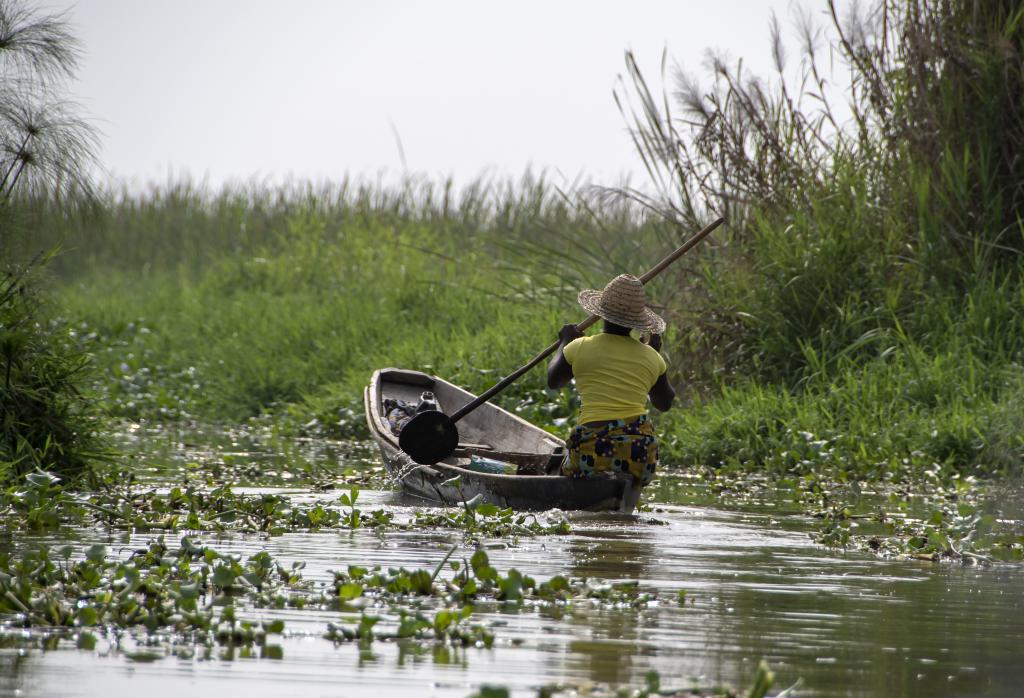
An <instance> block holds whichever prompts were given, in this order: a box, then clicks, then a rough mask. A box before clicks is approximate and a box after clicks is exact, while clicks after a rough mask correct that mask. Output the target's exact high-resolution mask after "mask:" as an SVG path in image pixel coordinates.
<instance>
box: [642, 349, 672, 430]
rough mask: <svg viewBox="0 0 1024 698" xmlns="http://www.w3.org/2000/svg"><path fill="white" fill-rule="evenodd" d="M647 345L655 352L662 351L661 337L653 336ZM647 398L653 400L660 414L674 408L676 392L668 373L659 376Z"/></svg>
mask: <svg viewBox="0 0 1024 698" xmlns="http://www.w3.org/2000/svg"><path fill="white" fill-rule="evenodd" d="M647 344H648V345H649V346H650V347H651V348H652V349H654V350H655V351H661V335H660V334H652V335H651V338H650V339H649V340H647ZM647 396H648V397H650V398H651V404H652V405H654V407H655V409H657V410H658V411H659V412H668V411H669V410H670V409H671V408H672V401H673V400H675V399H676V391H675V390H674V389H673V388H672V384H671V383H669V382H668V372H665V373H662V374H661V375H660V376H658V380H657V381H656V382H655V383H654V386H652V387H651V389H650V391H649V392H648V393H647Z"/></svg>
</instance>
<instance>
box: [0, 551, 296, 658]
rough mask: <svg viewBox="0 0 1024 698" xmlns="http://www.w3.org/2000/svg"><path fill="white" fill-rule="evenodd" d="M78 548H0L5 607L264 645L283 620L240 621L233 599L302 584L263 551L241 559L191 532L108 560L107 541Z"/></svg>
mask: <svg viewBox="0 0 1024 698" xmlns="http://www.w3.org/2000/svg"><path fill="white" fill-rule="evenodd" d="M74 552H75V551H74V549H73V547H72V546H63V547H61V548H59V549H57V550H51V549H49V548H35V549H30V550H26V551H24V552H23V553H22V554H20V555H17V556H15V555H11V554H8V553H2V554H0V613H3V614H5V615H7V614H17V616H18V617H19V618H20V620H21V623H22V625H23V626H24V627H29V628H30V627H34V626H43V627H46V628H55V629H60V628H67V629H73V628H82V627H89V628H96V629H97V631H98V632H100V633H102V634H107V633H109V632H111V631H112V630H113V629H118V630H117V632H120V629H128V630H129V631H131V632H133V633H135V632H137V633H139V634H146V633H155V632H157V631H164V632H166V633H169V635H167V636H166V637H167V639H174V638H187V639H188V640H190V641H192V642H196V643H198V644H201V645H206V646H214V645H222V646H223V645H228V646H246V645H248V646H251V645H253V644H257V645H264V644H265V643H266V640H267V635H269V634H279V633H281V632H282V631H283V629H284V623H283V621H280V620H275V621H272V622H270V623H264V624H260V623H258V622H253V621H246V620H239V619H238V618H236V615H235V608H234V605H233V601H232V598H233V597H234V596H238V595H251V596H253V597H257V598H263V599H264V600H267V599H270V598H272V597H273V596H275V595H277V594H279V593H280V592H281V590H284V589H288V588H291V587H295V586H297V585H298V584H299V580H297V579H295V578H294V577H291V576H289V575H287V574H281V573H280V572H281V570H280V568H279V567H278V566H277V565H276V563H275V562H274V561H273V560H272V559H271V558H270V556H269V555H268V554H267V553H266V552H260V553H257V554H256V555H254V556H252V557H251V558H249V559H248V560H247V561H242V560H240V559H237V558H233V557H227V556H224V555H221V554H220V553H218V552H216V551H215V550H212V549H211V548H205V547H199V546H197V545H195V544H194V543H193V542H192V541H191V540H190V539H189V538H183V539H182V541H181V545H180V547H179V548H178V549H177V550H172V549H169V548H168V547H167V546H166V545H165V544H164V542H163V540H162V539H160V540H157V541H153V542H152V543H150V544H149V545H148V546H147V547H146V548H142V549H139V550H137V551H135V552H134V554H132V556H131V557H130V558H129V559H127V560H123V561H118V560H114V559H110V557H109V555H108V551H107V550H106V548H105V547H104V546H102V545H94V546H92V547H91V548H89V549H87V550H85V551H84V556H82V557H81V558H80V559H79V558H78V557H77V556H76V559H74V560H73V559H72V557H73V555H74ZM215 597H216V598H219V599H221V601H222V602H223V603H222V604H221V609H222V610H221V611H220V613H219V614H218V613H217V611H216V610H215V608H214V604H213V603H211V601H212V599H213V598H215ZM93 637H94V636H93ZM80 644H81V642H80ZM88 644H94V640H93V641H92V642H89V641H87V646H88Z"/></svg>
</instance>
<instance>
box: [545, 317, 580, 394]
mask: <svg viewBox="0 0 1024 698" xmlns="http://www.w3.org/2000/svg"><path fill="white" fill-rule="evenodd" d="M582 336H583V333H582V332H580V331H579V330H578V329H576V325H564V326H563V327H562V329H560V330H559V331H558V340H559V345H558V349H557V350H555V355H554V356H552V357H551V361H550V363H548V387H549V388H552V389H553V390H557V389H558V388H564V387H565V386H567V385H569V381H571V380H572V364H570V363H569V362H568V361H566V360H565V355H564V354H562V349H563V348H565V345H566V344H568V343H569V342H571V341H572V340H574V339H578V338H580V337H582Z"/></svg>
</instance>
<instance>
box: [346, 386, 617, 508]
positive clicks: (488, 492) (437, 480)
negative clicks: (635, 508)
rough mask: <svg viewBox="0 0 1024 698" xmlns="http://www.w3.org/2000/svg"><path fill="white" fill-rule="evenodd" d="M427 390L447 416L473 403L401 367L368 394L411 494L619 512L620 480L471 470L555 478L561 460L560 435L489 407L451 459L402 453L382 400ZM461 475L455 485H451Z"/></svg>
mask: <svg viewBox="0 0 1024 698" xmlns="http://www.w3.org/2000/svg"><path fill="white" fill-rule="evenodd" d="M424 390H429V391H431V392H433V393H434V396H435V398H436V399H437V401H438V405H439V407H440V409H441V410H442V411H443V412H445V413H447V414H451V413H453V412H455V411H456V410H458V409H459V408H460V407H462V406H463V405H465V404H466V403H467V402H469V401H470V400H472V399H473V398H474V395H473V394H472V393H469V392H468V391H466V390H463V389H462V388H459V387H458V386H455V385H453V384H451V383H449V382H447V381H445V380H442V379H440V378H437V377H436V376H431V375H429V374H426V373H421V372H419V371H411V370H407V369H399V368H386V369H381V370H379V371H376V372H374V374H373V377H372V378H371V380H370V385H369V386H368V387H367V389H366V391H365V394H364V400H365V403H366V404H365V408H366V416H367V422H368V424H369V427H370V431H371V433H372V434H373V437H374V439H375V440H376V441H377V444H378V446H379V447H380V449H381V453H382V455H383V456H384V464H385V467H386V468H387V469H388V472H389V473H390V474H391V475H392V477H394V478H395V479H396V480H397V481H398V482H399V483H400V485H401V487H402V489H403V491H405V492H406V493H408V494H412V495H414V496H419V497H423V498H426V499H428V500H431V501H434V502H438V503H442V504H447V505H456V504H460V503H462V502H464V501H467V500H469V499H471V498H474V497H478V498H479V499H480V500H482V501H487V502H490V503H493V504H496V505H498V506H503V507H504V506H511V507H513V508H515V509H532V510H542V509H551V508H560V509H567V510H568V509H587V510H607V509H617V508H619V505H620V503H621V501H622V500H623V497H624V494H625V493H627V492H628V489H629V487H628V482H629V481H628V480H625V479H623V478H620V477H598V478H592V479H589V480H577V479H572V478H568V477H564V476H560V475H555V474H551V475H503V474H495V473H481V472H477V471H472V470H467V469H466V468H465V467H464V466H466V465H468V463H469V459H470V457H471V456H473V455H479V456H483V457H485V458H491V459H494V460H499V461H503V462H507V463H513V464H516V465H517V466H525V468H527V469H529V470H532V471H534V472H548V473H557V471H558V465H559V464H560V463H561V462H562V459H563V458H564V455H565V443H564V442H563V441H562V440H561V439H560V438H558V437H557V436H554V435H552V434H550V433H548V432H546V431H544V430H543V429H541V428H539V427H537V426H535V425H533V424H530V423H529V422H527V421H526V420H524V419H522V418H520V417H518V416H516V415H514V414H512V413H511V412H508V411H506V410H504V409H502V408H500V407H498V406H496V405H492V404H490V403H484V404H483V405H481V406H480V407H478V408H477V409H476V410H474V411H473V412H470V413H469V414H468V415H466V416H465V417H463V418H462V419H461V420H459V422H458V424H457V426H458V430H459V448H458V449H456V451H455V453H453V454H452V456H451V457H450V458H447V459H445V460H444V461H442V462H440V463H437V464H434V465H432V466H424V465H417V464H416V463H414V462H413V461H412V460H411V459H410V458H409V457H408V456H407V455H406V454H405V453H403V452H402V451H401V449H400V448H399V446H398V437H397V436H396V435H394V434H392V433H391V429H390V427H389V425H388V423H387V419H386V415H385V414H384V409H383V402H384V399H385V398H397V399H400V400H404V401H405V402H407V403H409V404H413V405H415V404H416V403H418V402H419V398H420V395H421V393H422V392H423V391H424ZM457 476H458V480H457V481H456V483H457V485H452V484H450V483H451V482H452V481H453V478H456V477H457ZM456 487H457V489H456Z"/></svg>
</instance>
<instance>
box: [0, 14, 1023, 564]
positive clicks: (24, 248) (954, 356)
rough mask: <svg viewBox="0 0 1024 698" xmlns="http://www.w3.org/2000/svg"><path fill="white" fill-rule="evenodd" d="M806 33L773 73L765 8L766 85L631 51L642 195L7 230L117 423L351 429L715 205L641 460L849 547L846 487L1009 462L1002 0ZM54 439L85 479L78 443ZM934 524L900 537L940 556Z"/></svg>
mask: <svg viewBox="0 0 1024 698" xmlns="http://www.w3.org/2000/svg"><path fill="white" fill-rule="evenodd" d="M800 26H801V32H800V33H799V36H798V44H799V47H800V48H799V50H798V52H797V56H796V62H795V65H789V64H787V62H786V46H785V42H784V41H783V38H782V36H781V32H780V31H779V30H778V28H777V26H776V25H773V47H774V55H775V58H776V64H777V68H778V71H779V74H778V76H777V77H776V79H775V80H774V81H773V80H763V79H756V78H754V77H753V76H748V75H746V74H745V73H744V72H742V70H741V68H740V67H738V66H737V67H733V66H732V65H730V64H727V63H725V62H724V61H714V62H713V75H712V84H711V85H710V86H704V85H701V84H700V83H699V82H697V81H696V80H694V79H692V78H689V77H686V76H674V75H672V74H668V75H667V76H666V77H668V78H670V79H675V80H676V82H677V89H673V88H671V87H667V88H666V94H665V96H664V98H661V97H659V96H657V93H656V91H655V90H654V89H652V88H651V87H650V83H649V82H648V80H647V78H646V77H645V76H644V75H643V74H642V73H641V72H640V70H639V69H638V67H637V64H636V63H635V61H634V60H633V57H632V56H627V71H626V74H625V79H624V81H623V86H622V89H621V90H620V94H619V103H620V106H621V107H622V109H623V113H624V115H626V117H627V119H629V120H630V124H631V127H632V133H633V135H634V138H635V141H636V144H637V147H638V151H639V153H640V155H641V157H642V158H643V161H644V163H645V164H646V165H647V167H648V170H649V172H650V174H651V182H652V185H653V186H652V187H642V188H638V189H635V190H633V189H628V188H627V189H621V188H619V189H613V190H610V189H602V188H599V187H598V188H595V187H583V188H580V189H575V190H572V191H568V192H564V191H562V190H559V189H558V188H557V187H555V186H553V185H552V184H551V183H549V182H548V181H547V180H545V179H544V178H543V177H531V176H527V177H524V178H523V179H522V180H520V181H517V182H489V181H480V182H478V183H476V184H474V185H471V186H469V187H467V188H464V189H456V188H455V187H453V186H452V185H451V184H450V183H444V182H435V181H429V180H419V179H415V178H412V179H407V180H406V181H404V182H403V183H401V184H398V185H395V186H391V187H384V186H378V185H373V184H364V183H360V182H352V181H345V182H341V183H334V184H331V183H324V184H310V183H292V184H286V185H279V186H272V185H263V184H260V183H251V184H248V185H235V186H228V187H225V188H224V189H222V190H220V191H209V190H207V189H206V188H205V187H202V186H199V185H195V184H192V183H189V182H171V183H168V184H166V185H164V186H154V187H152V188H150V189H149V190H147V191H144V192H135V191H116V190H115V191H107V192H105V193H99V194H98V195H97V196H96V197H94V198H90V199H88V201H89V202H90V203H91V204H92V205H89V206H81V205H75V206H71V205H69V203H68V202H69V200H70V199H69V198H68V192H64V194H65V195H64V196H63V197H62V198H61V199H59V200H58V199H55V198H54V197H53V196H52V195H50V194H45V195H44V194H43V193H41V192H40V191H39V190H38V189H26V190H25V191H24V192H22V193H21V194H20V195H19V196H18V197H16V199H15V200H12V202H11V206H10V211H9V212H8V215H9V216H13V215H14V213H11V211H13V212H16V215H17V220H18V221H19V229H20V230H21V231H22V232H21V234H20V235H7V236H6V238H5V245H6V246H7V249H8V250H9V251H10V254H11V259H21V260H27V259H30V258H31V256H32V255H33V254H35V253H37V252H38V251H39V250H49V249H52V248H53V247H54V246H55V245H57V244H61V245H62V246H63V252H62V254H60V255H59V256H58V257H56V258H55V259H54V260H53V261H52V262H51V263H50V265H49V267H48V272H49V273H50V274H51V276H52V281H53V283H52V289H53V294H54V303H53V308H54V309H55V310H54V311H53V312H52V313H51V314H50V316H49V317H47V318H46V319H45V320H44V321H43V322H41V323H40V324H39V325H38V326H39V327H43V326H60V327H64V328H66V331H65V334H64V335H62V336H64V337H66V338H67V340H68V341H73V342H74V346H75V347H77V348H76V349H75V351H85V352H87V353H88V354H89V355H90V356H91V357H92V363H93V366H94V368H95V370H96V375H97V378H96V379H95V380H92V381H91V382H90V383H89V384H88V387H89V388H90V389H91V390H94V391H96V392H97V394H98V402H97V404H99V405H101V406H102V409H103V411H104V413H105V415H106V416H107V417H109V418H113V419H115V420H127V421H131V422H141V421H145V422H148V423H220V424H239V423H243V424H255V425H260V426H262V427H267V426H269V428H270V429H272V430H274V431H277V432H280V433H287V434H293V435H295V434H301V435H310V436H316V437H331V438H338V439H359V438H362V437H364V436H365V432H364V427H363V416H362V412H361V391H362V387H363V385H364V384H365V382H366V380H367V377H368V376H369V374H370V372H371V371H372V370H373V369H374V368H377V367H380V366H383V365H397V366H405V367H410V368H419V369H423V370H427V371H430V372H433V373H437V374H440V375H443V376H445V377H446V378H449V379H451V380H454V381H455V382H457V383H460V384H462V385H465V386H466V387H468V388H470V389H472V390H474V391H480V390H482V389H485V388H486V387H489V386H490V385H491V384H493V383H494V382H495V380H496V379H497V378H498V377H499V376H500V375H503V374H504V373H507V372H508V371H509V370H510V369H511V368H513V367H515V366H517V365H519V364H521V363H522V362H523V361H524V360H525V359H526V358H528V357H529V356H531V355H532V354H533V353H535V352H536V351H537V350H538V349H539V348H540V347H541V346H543V345H544V344H545V343H546V342H547V340H548V339H549V338H552V337H553V336H554V332H555V330H556V329H557V328H558V327H559V326H560V325H561V324H562V323H563V322H565V321H568V320H572V319H576V318H579V317H580V315H579V311H578V309H577V308H576V307H575V304H574V302H573V299H574V297H575V292H576V290H577V289H579V288H581V287H591V288H593V287H601V286H602V285H603V284H604V283H605V281H606V280H607V279H608V278H610V277H611V276H613V275H614V274H616V273H619V272H621V271H624V270H626V271H630V272H634V273H640V272H641V271H642V270H644V269H645V268H646V267H648V266H649V265H651V264H652V263H653V262H654V261H655V260H656V259H657V258H659V257H660V256H661V255H662V254H663V253H664V252H665V251H667V250H669V249H671V248H672V247H675V246H676V245H677V244H678V243H679V242H680V241H681V240H682V239H684V238H685V237H686V235H687V233H688V232H692V231H694V230H696V229H697V228H698V227H699V226H700V224H701V223H703V222H706V220H707V218H708V217H709V216H710V215H711V214H712V212H714V213H724V214H725V215H727V216H728V218H729V224H728V226H727V227H726V228H725V229H723V231H721V232H719V233H716V234H715V236H714V239H713V241H710V242H708V243H705V244H704V247H703V248H701V249H698V250H695V251H694V252H692V253H691V254H690V255H689V256H688V257H687V258H686V259H684V260H683V262H682V263H680V264H679V265H678V266H677V267H674V268H673V269H672V270H670V271H669V272H668V273H666V275H665V276H664V277H663V278H659V279H658V280H657V281H656V282H655V283H654V284H653V285H652V295H653V297H654V299H655V300H656V302H657V303H658V304H659V306H660V307H659V309H660V311H661V312H663V313H664V314H665V315H666V316H667V317H668V318H669V320H670V325H671V329H670V331H669V335H668V337H667V341H666V354H667V355H668V358H669V361H670V365H671V371H672V373H671V375H672V379H673V381H674V382H675V383H676V384H677V385H678V386H679V387H680V394H681V396H682V402H683V404H682V406H681V408H680V409H677V410H674V411H673V412H670V413H668V414H667V415H665V416H663V417H661V418H660V419H659V430H660V431H661V433H662V434H663V437H664V439H663V442H664V450H663V469H665V470H666V471H668V470H672V469H676V468H692V467H699V468H701V469H702V470H701V472H702V473H704V475H705V477H707V478H712V479H713V478H724V479H726V480H729V479H730V478H736V477H738V476H740V475H742V474H750V473H758V474H764V473H767V474H768V475H770V476H771V477H772V478H775V479H776V481H790V482H795V483H797V485H798V487H803V486H804V484H806V485H807V486H806V488H804V489H805V490H807V491H811V492H817V495H815V496H813V497H811V496H808V497H807V499H808V500H811V499H813V500H814V501H815V504H816V512H817V513H819V514H821V516H822V517H823V519H824V520H826V521H828V522H830V525H833V526H838V527H839V530H836V531H832V532H833V533H835V535H832V536H830V535H827V534H828V533H829V530H826V532H825V533H826V535H824V536H823V539H822V540H823V541H824V542H829V543H833V544H849V543H850V542H851V539H850V536H848V535H845V536H844V535H843V533H844V532H843V530H841V529H842V525H843V522H847V523H848V522H849V520H850V517H851V516H860V515H864V514H865V512H863V511H859V510H858V509H857V507H858V502H859V501H860V499H859V497H858V493H859V492H860V491H861V490H862V489H863V488H864V483H871V486H884V487H887V488H892V489H893V490H902V489H907V488H916V489H922V488H929V489H932V490H934V488H933V487H932V486H933V485H934V483H935V482H939V483H940V484H941V485H942V487H943V488H948V489H943V491H951V492H956V491H957V487H964V486H966V487H968V488H973V487H974V483H975V482H976V481H977V480H978V479H979V478H986V479H990V480H991V479H992V478H995V481H997V482H1000V483H1006V482H1012V481H1014V479H1015V478H1018V477H1019V474H1020V463H1021V460H1022V458H1024V437H1022V434H1024V429H1022V427H1024V422H1022V419H1024V418H1022V417H1021V415H1022V414H1024V410H1022V407H1024V372H1022V369H1021V362H1022V353H1024V313H1022V310H1021V309H1022V307H1024V286H1022V284H1021V271H1022V259H1024V257H1022V255H1021V250H1022V249H1024V247H1022V246H1024V229H1022V227H1021V224H1020V220H1021V219H1020V208H1021V197H1022V196H1024V194H1022V191H1024V190H1022V188H1021V186H1020V182H1021V181H1022V177H1021V174H1022V173H1021V172H1020V167H1021V165H1020V163H1019V161H1018V160H1017V159H1016V158H1015V157H1014V156H1013V154H1014V153H1016V152H1017V151H1018V150H1019V145H1020V143H1021V141H1022V140H1024V124H1021V122H1020V120H1019V113H1018V112H1019V110H1018V109H1017V108H1016V102H1015V101H1014V100H1015V99H1016V97H1015V95H1018V94H1019V93H1020V88H1021V82H1022V80H1024V75H1022V73H1021V68H1020V65H1021V64H1020V55H1021V49H1022V29H1021V12H1020V10H1019V9H1017V8H1015V4H1014V3H1002V2H995V3H987V4H985V5H983V6H974V5H967V4H961V3H939V2H927V1H925V0H912V1H908V2H903V3H879V4H877V5H876V6H874V7H873V8H871V11H870V13H869V14H867V15H860V16H851V17H850V18H848V19H842V20H841V19H840V18H838V17H834V23H833V24H832V25H831V26H829V27H818V26H816V25H815V24H814V23H813V22H812V21H811V20H807V21H805V22H804V23H803V24H801V25H800ZM830 50H831V51H834V52H836V55H839V56H841V57H842V58H843V65H844V66H845V68H846V69H848V70H849V75H850V84H851V87H850V90H849V92H848V93H847V94H845V95H843V96H842V97H840V98H839V99H840V101H842V100H848V105H849V109H851V110H852V112H851V117H850V118H849V120H848V122H847V123H844V122H843V119H842V118H841V117H840V116H838V113H839V111H840V110H839V109H838V108H837V107H834V106H833V104H835V102H836V99H835V98H834V97H833V96H832V95H833V94H834V92H830V91H829V90H828V89H826V86H827V84H828V83H827V81H826V78H827V77H828V76H827V74H826V72H825V71H824V70H823V69H822V68H821V60H820V57H821V56H823V55H825V52H827V51H830ZM793 75H796V78H797V79H796V81H795V82H794V81H793V80H792V79H791V78H792V77H793ZM842 84H843V80H842V79H841V80H840V81H839V85H840V86H842ZM72 198H73V197H72ZM80 201H81V200H80ZM10 220H14V218H10ZM47 323H49V325H47ZM6 326H8V325H5V327H6ZM61 341H64V340H61ZM51 344H52V342H51ZM5 346H7V345H5ZM11 346H13V345H11ZM69 355H70V356H74V355H75V354H73V353H72V354H69ZM7 365H8V367H10V366H14V365H16V364H15V363H14V362H12V361H10V360H8V363H7ZM69 375H70V374H69ZM8 385H11V384H10V383H9V384H8ZM12 394H13V393H11V392H7V393H5V395H7V396H10V395H12ZM5 399H6V398H5ZM499 401H500V402H501V403H502V404H503V405H505V406H506V407H508V408H511V409H513V410H515V411H517V412H519V413H520V414H522V415H523V416H525V417H527V418H529V419H531V420H533V421H535V422H537V423H540V424H543V425H545V426H546V427H548V428H550V429H552V430H553V431H556V432H558V431H560V430H563V429H564V428H565V424H566V423H567V421H568V420H570V419H571V418H572V415H573V409H574V407H575V406H574V405H573V404H572V402H571V398H569V397H568V396H567V395H566V394H560V395H556V394H553V393H549V392H546V391H545V390H544V388H543V384H542V379H541V376H540V375H539V373H538V374H534V375H530V376H527V377H525V378H524V379H523V380H521V381H520V382H519V383H518V384H517V385H516V386H515V387H514V388H512V389H510V390H509V391H508V392H507V394H505V395H503V396H502V397H501V398H500V399H499ZM5 411H6V413H7V414H18V415H24V414H25V412H24V411H23V410H20V411H16V410H5ZM75 433H76V434H79V433H81V430H78V431H76V432H75ZM12 443H13V442H12ZM66 450H67V452H68V453H69V454H72V455H75V454H77V457H80V459H82V460H81V463H79V465H77V466H75V467H76V468H77V469H78V470H82V469H83V466H82V463H84V459H85V457H86V456H88V449H87V448H84V447H82V448H78V447H76V448H69V449H66ZM11 453H13V454H14V455H11V454H8V453H7V452H5V453H4V458H5V459H6V461H7V462H8V463H13V462H15V460H16V459H17V457H18V456H17V454H16V453H15V452H14V451H12V452H11ZM44 453H45V452H44ZM44 460H45V459H44ZM18 462H22V461H18ZM24 462H29V461H24ZM36 466H38V467H39V468H40V469H44V470H54V468H53V467H47V464H46V463H44V462H42V461H39V460H38V459H37V461H33V467H36ZM67 470H68V469H67V468H65V469H64V471H65V472H66V471H67ZM8 471H9V472H11V473H12V477H13V476H14V475H19V474H21V473H20V471H13V470H11V466H9V467H8ZM14 481H15V480H14V479H10V480H9V482H14ZM960 483H966V485H961V484H960ZM815 488H816V489H815ZM822 493H824V494H825V495H827V496H819V495H822ZM936 506H938V504H937V505H936ZM1000 511H1001V510H999V509H998V507H996V508H994V509H991V508H990V509H985V508H984V507H980V505H979V508H978V509H972V511H971V512H966V511H965V512H960V514H961V515H963V516H967V515H968V514H970V515H971V516H973V515H974V514H975V513H977V514H978V517H979V519H978V521H979V522H980V521H982V520H983V519H984V520H986V521H987V520H989V519H985V518H984V517H989V518H992V517H995V518H1000V516H999V515H1000ZM883 518H884V517H883ZM949 518H950V516H948V515H947V517H946V520H948V519H949ZM942 520H943V519H942V517H941V516H940V518H939V521H940V522H941V521H942ZM847 532H848V531H847ZM924 533H925V532H924V531H923V529H918V530H917V531H916V532H910V533H906V534H905V535H904V540H905V541H925V543H922V544H921V546H920V547H921V548H922V550H923V552H926V553H928V554H933V553H934V554H939V553H950V550H951V549H953V546H952V545H950V544H948V543H943V542H942V537H943V535H944V534H943V533H942V532H941V531H940V533H939V535H938V538H935V537H930V536H928V535H924ZM966 536H970V540H973V539H974V538H975V536H974V534H969V533H965V534H964V537H966ZM947 540H948V537H947ZM862 542H863V543H864V544H865V545H869V544H868V542H867V539H865V540H864V541H862ZM1002 546H1003V547H1002V548H1000V550H1001V552H1000V553H999V556H1000V557H1009V558H1014V557H1019V556H1020V553H1021V545H1020V541H1019V539H1014V538H1012V537H1011V538H1009V539H1006V540H1005V541H1004V543H1003V544H1002ZM869 547H870V546H869ZM1003 548H1005V549H1003Z"/></svg>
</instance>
